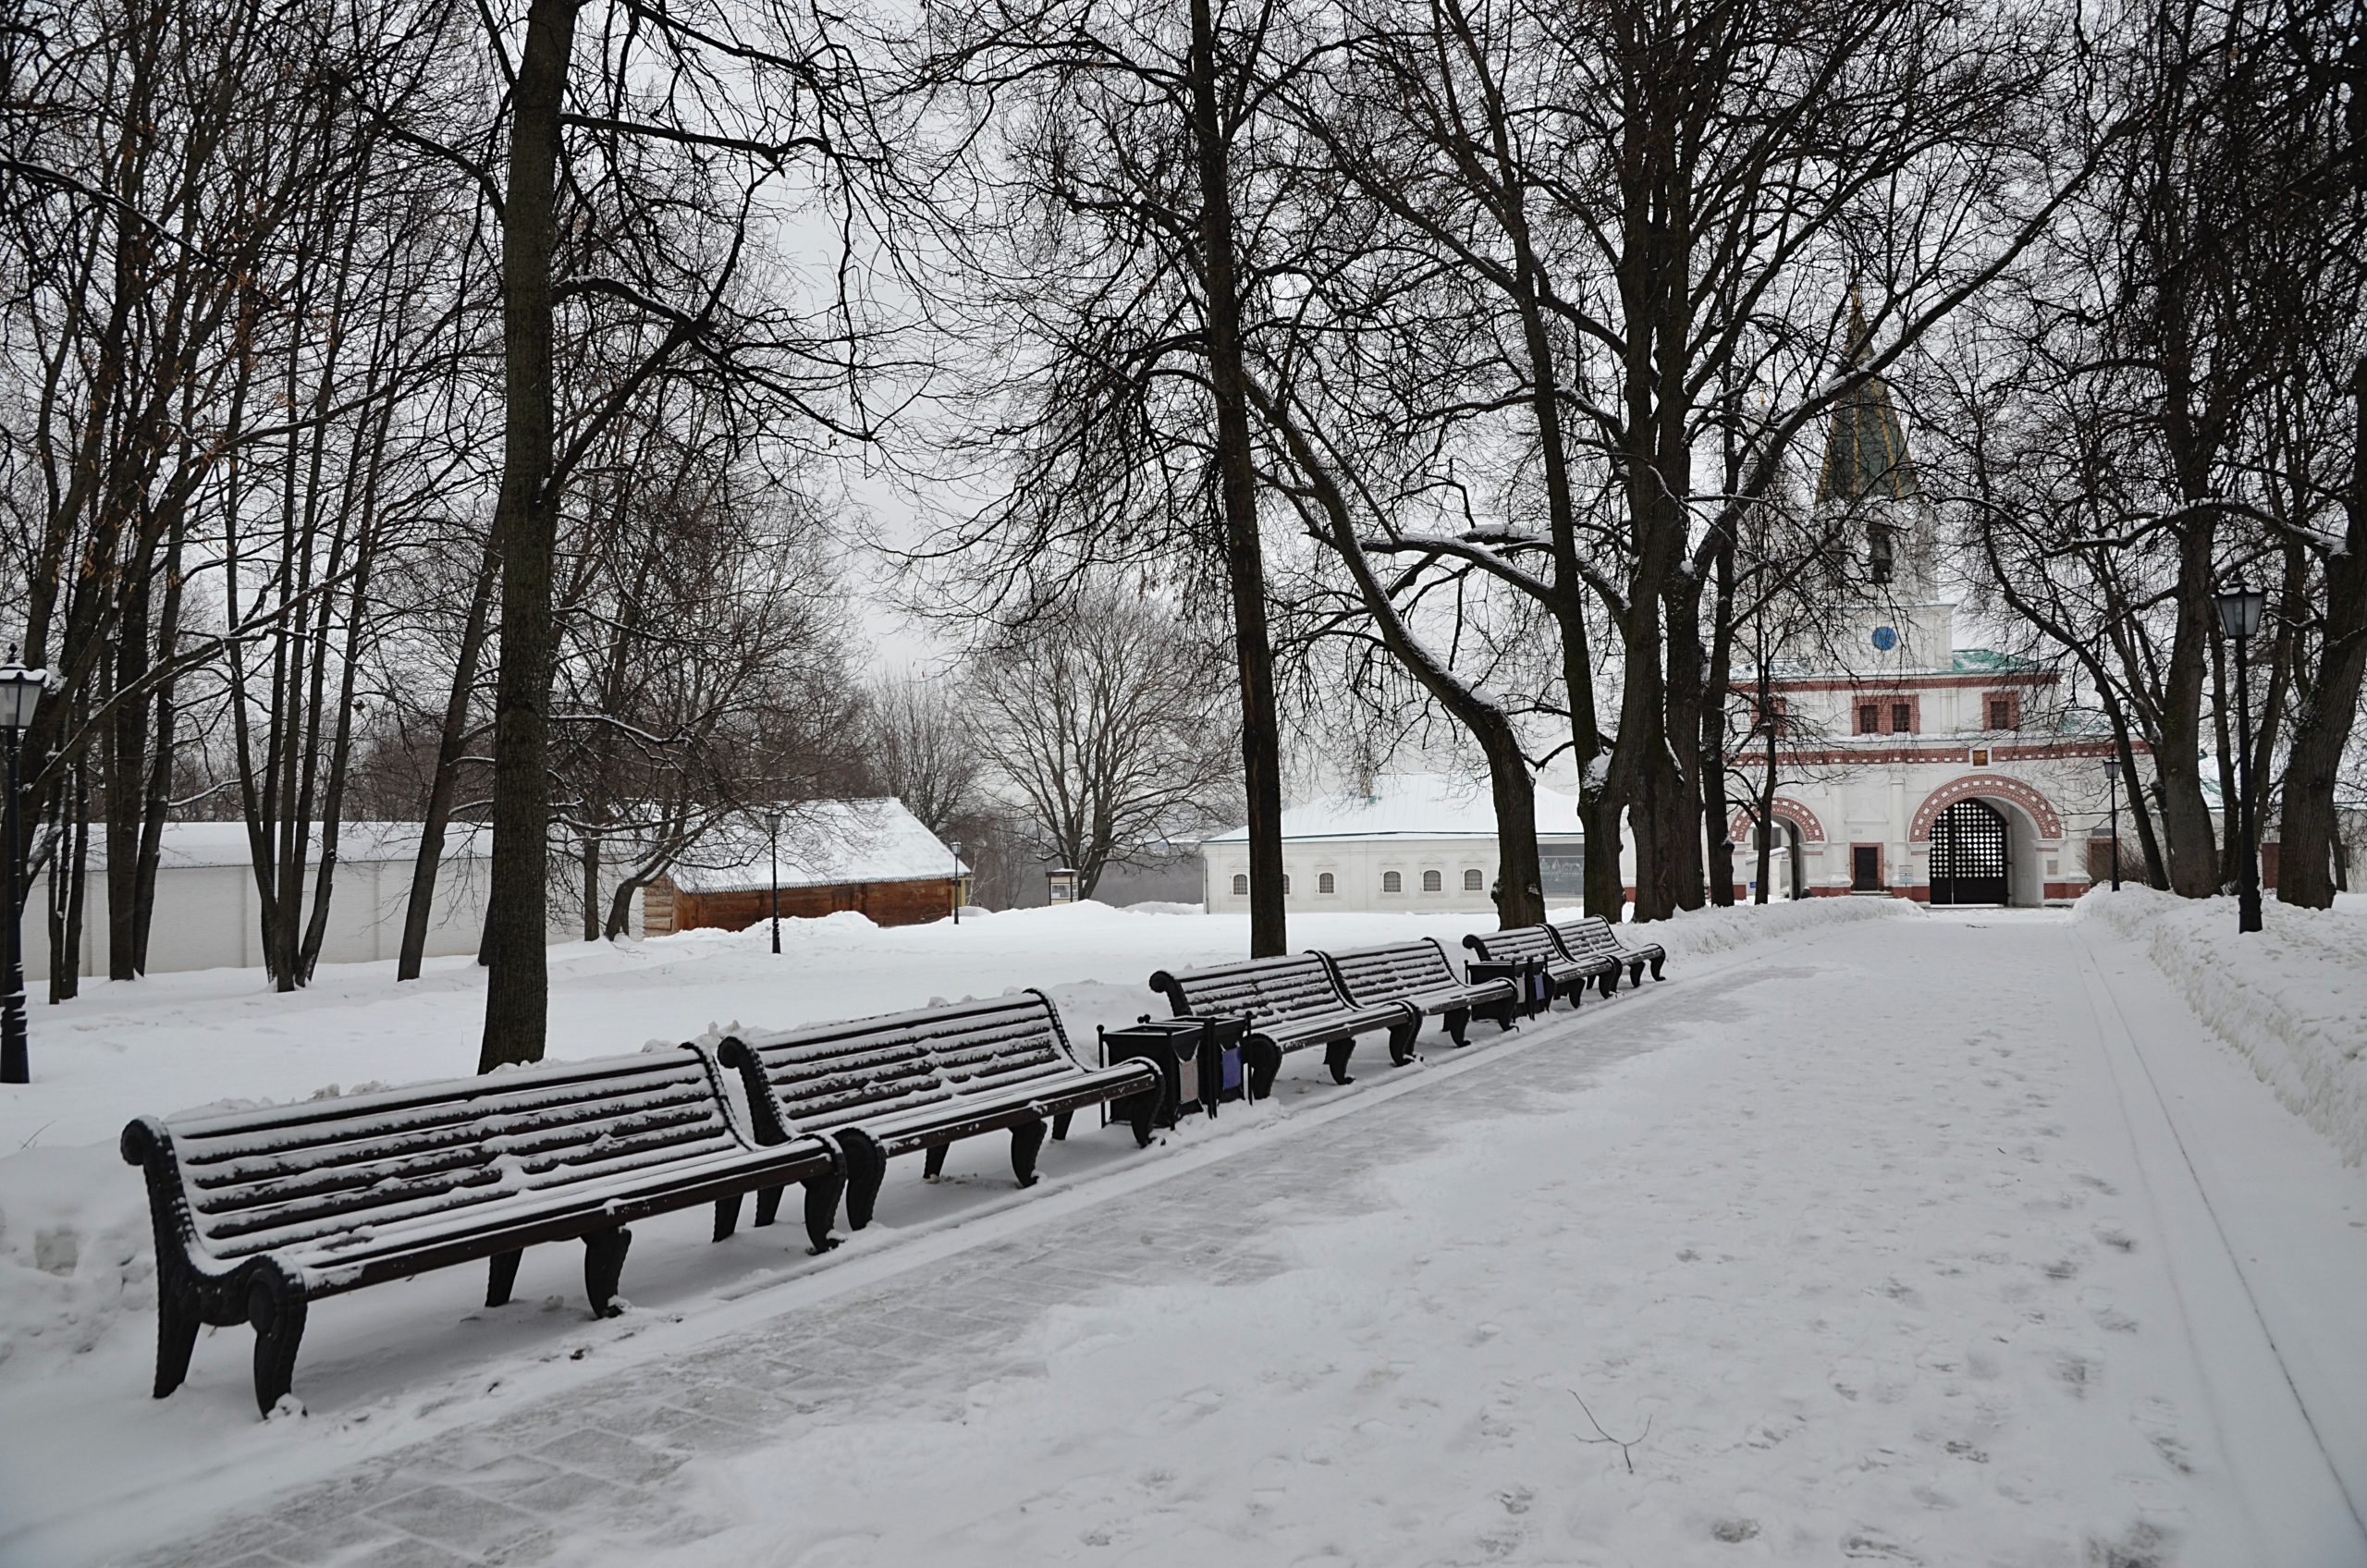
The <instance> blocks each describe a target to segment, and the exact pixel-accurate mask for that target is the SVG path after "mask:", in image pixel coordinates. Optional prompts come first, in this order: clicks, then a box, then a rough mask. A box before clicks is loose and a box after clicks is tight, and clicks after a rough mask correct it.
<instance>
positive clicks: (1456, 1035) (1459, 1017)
mask: <svg viewBox="0 0 2367 1568" xmlns="http://www.w3.org/2000/svg"><path fill="white" fill-rule="evenodd" d="M1470 1027H1471V1010H1470V1009H1469V1008H1467V1007H1459V1008H1455V1009H1453V1011H1450V1012H1448V1014H1447V1015H1446V1032H1447V1035H1449V1037H1451V1038H1452V1039H1453V1041H1454V1043H1455V1044H1456V1045H1458V1046H1467V1045H1469V1044H1470V1043H1471V1042H1470V1041H1468V1040H1466V1039H1465V1038H1464V1037H1463V1032H1464V1031H1465V1030H1466V1029H1468V1028H1470Z"/></svg>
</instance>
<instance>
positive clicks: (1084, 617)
mask: <svg viewBox="0 0 2367 1568" xmlns="http://www.w3.org/2000/svg"><path fill="white" fill-rule="evenodd" d="M1225 684H1226V683H1225V680H1224V675H1223V660H1222V658H1221V656H1220V655H1219V654H1218V653H1217V651H1216V650H1215V649H1214V648H1213V647H1212V646H1211V645H1210V644H1209V643H1208V641H1207V640H1206V639H1204V638H1202V637H1199V636H1196V635H1195V634H1194V633H1193V632H1192V631H1189V630H1188V629H1187V628H1185V627H1184V625H1183V624H1182V623H1180V622H1179V621H1177V620H1176V619H1174V618H1173V617H1172V616H1171V615H1170V614H1168V613H1166V612H1165V611H1163V610H1161V609H1159V607H1158V606H1155V605H1151V604H1147V603H1144V602H1141V601H1138V600H1134V599H1132V598H1129V597H1126V596H1124V595H1122V594H1117V593H1112V592H1108V591H1103V592H1098V593H1094V594H1087V595H1085V596H1083V597H1081V598H1079V599H1077V600H1075V601H1074V602H1073V604H1072V605H1071V606H1067V607H1065V608H1064V609H1063V610H1062V611H1061V613H1060V614H1059V615H1058V616H1057V617H1052V618H1047V619H1043V620H1040V621H1038V622H1037V623H1036V624H1035V625H1034V626H1031V627H1029V628H1027V629H1026V630H1025V631H1022V632H1019V633H1017V634H1015V635H1013V636H1012V637H1011V638H1010V639H1009V640H1008V641H1007V642H1006V643H1003V644H1002V645H1001V646H1000V647H997V648H995V649H994V650H992V651H991V652H990V653H989V654H988V655H987V656H986V657H984V658H983V659H982V660H981V661H980V663H979V667H978V668H977V670H976V672H975V674H974V676H973V677H972V679H971V680H970V682H969V685H968V687H967V692H968V695H969V700H970V703H971V704H972V706H973V708H974V709H975V713H976V716H977V729H976V731H975V733H976V737H977V744H978V751H979V755H980V756H981V757H982V758H983V759H984V760H985V761H986V762H987V764H988V765H989V766H992V767H993V768H994V770H995V772H996V774H997V775H998V782H999V783H1000V785H1001V786H1002V787H1003V788H1005V789H1007V790H1010V791H1011V792H1012V795H1013V796H1014V798H1015V799H1016V800H1017V801H1018V802H1020V803H1021V805H1022V806H1023V808H1024V811H1025V813H1026V815H1027V816H1028V818H1029V820H1030V822H1031V823H1032V825H1033V826H1034V827H1035V830H1036V833H1037V834H1038V835H1040V837H1041V840H1042V842H1043V843H1044V845H1045V846H1046V847H1047V848H1049V850H1051V851H1053V852H1054V853H1055V854H1057V855H1059V856H1060V857H1061V860H1062V861H1063V862H1064V863H1065V864H1069V865H1071V866H1073V867H1074V868H1075V869H1076V872H1077V891H1078V895H1079V896H1080V897H1084V898H1090V897H1091V896H1092V895H1093V890H1094V888H1096V887H1097V886H1098V885H1099V883H1100V880H1101V874H1102V872H1103V871H1104V870H1106V869H1107V868H1108V867H1110V866H1111V865H1117V864H1127V863H1129V862H1132V861H1134V860H1136V859H1139V858H1141V857H1143V856H1144V855H1146V854H1148V853H1150V852H1152V851H1156V850H1158V849H1159V848H1161V847H1163V846H1165V845H1166V844H1167V843H1169V842H1170V841H1171V840H1172V839H1176V838H1177V837H1180V836H1181V835H1183V834H1184V833H1186V832H1188V831H1191V830H1193V829H1196V828H1200V827H1207V826H1208V825H1209V824H1210V823H1211V822H1212V821H1214V820H1215V819H1216V818H1217V817H1218V816H1219V815H1220V814H1221V812H1222V811H1223V809H1224V808H1225V807H1226V806H1227V805H1229V804H1230V803H1231V802H1233V800H1234V799H1235V798H1236V790H1237V789H1238V782H1237V780H1238V775H1237V774H1236V772H1235V770H1234V768H1233V765H1232V764H1231V762H1230V761H1229V760H1228V758H1227V750H1228V748H1227V746H1226V744H1225V742H1226V741H1229V740H1230V739H1231V731H1232V729H1233V724H1234V719H1233V711H1232V707H1231V704H1229V703H1228V702H1227V701H1226V700H1225V695H1224V692H1225Z"/></svg>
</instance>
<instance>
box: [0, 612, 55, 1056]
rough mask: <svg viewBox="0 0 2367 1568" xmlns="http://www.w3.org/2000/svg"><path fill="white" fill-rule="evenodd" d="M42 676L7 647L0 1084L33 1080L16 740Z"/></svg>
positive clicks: (1, 729)
mask: <svg viewBox="0 0 2367 1568" xmlns="http://www.w3.org/2000/svg"><path fill="white" fill-rule="evenodd" d="M43 679H44V678H43V673H42V672H41V671H40V670H36V669H25V668H20V667H19V666H18V663H17V654H16V650H15V649H13V648H12V649H10V650H9V652H8V663H7V666H6V668H0V745H5V747H6V751H7V753H8V767H7V774H8V800H7V804H6V808H5V810H0V860H5V861H6V863H7V865H8V870H7V875H6V884H7V886H6V898H7V900H8V907H7V908H6V910H0V928H5V933H6V935H5V938H0V1084H30V1083H31V1082H32V1081H33V1080H32V1064H31V1061H30V1060H28V1059H27V1057H26V1054H25V944H24V940H23V936H24V934H23V932H22V931H20V930H19V929H18V924H17V864H18V853H17V844H18V837H19V835H18V831H17V825H18V818H17V742H18V741H19V740H20V739H21V738H22V737H23V735H24V732H25V731H26V730H27V729H30V728H31V725H32V722H33V709H34V708H35V707H36V706H38V705H39V704H40V703H41V693H42V687H43Z"/></svg>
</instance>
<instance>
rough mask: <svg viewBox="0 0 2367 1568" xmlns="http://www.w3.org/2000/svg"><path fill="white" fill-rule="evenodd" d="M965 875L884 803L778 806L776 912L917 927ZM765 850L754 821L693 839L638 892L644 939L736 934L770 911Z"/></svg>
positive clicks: (939, 912) (941, 909)
mask: <svg viewBox="0 0 2367 1568" xmlns="http://www.w3.org/2000/svg"><path fill="white" fill-rule="evenodd" d="M966 873H967V868H966V867H964V866H963V865H962V864H960V862H959V861H958V860H957V859H956V858H955V856H954V853H953V851H952V850H951V849H950V848H949V847H948V846H947V845H946V843H945V842H944V840H942V839H939V838H938V836H937V835H936V834H934V833H932V832H930V831H929V830H928V828H927V827H926V826H924V825H923V824H922V822H921V820H920V819H919V818H918V817H916V816H914V815H913V814H912V813H911V812H910V811H908V810H907V809H905V806H904V802H901V801H899V800H896V799H893V798H892V797H882V798H879V799H876V800H856V801H804V802H798V803H796V804H794V805H791V806H786V807H784V808H783V821H782V826H781V833H780V858H779V888H780V913H781V918H782V919H784V920H790V919H811V918H813V917H815V916H817V915H825V914H835V913H838V912H840V910H852V911H853V912H854V913H857V914H861V915H865V916H866V917H868V918H869V919H870V920H871V921H872V922H873V923H874V924H875V925H919V924H921V923H922V922H924V921H929V920H942V919H944V918H946V917H947V916H949V915H950V914H951V913H953V905H954V901H955V900H956V899H957V897H959V896H960V893H961V890H962V886H963V879H964V877H965V876H966ZM772 876H773V863H772V859H771V844H770V840H769V839H768V836H767V834H766V832H765V830H764V827H763V826H762V825H761V824H748V823H744V822H743V823H738V824H734V825H732V826H730V827H724V828H718V829H717V830H716V831H715V832H713V833H710V834H708V835H707V836H706V838H705V839H702V840H700V842H699V843H698V844H697V845H696V846H695V847H694V849H693V852H692V853H690V854H688V855H686V856H684V857H683V860H682V861H681V863H680V864H677V865H676V866H675V867H674V869H673V871H672V872H671V873H670V874H669V875H668V876H661V877H659V878H658V879H657V880H656V881H655V882H652V883H651V884H650V885H649V886H648V888H645V889H644V891H643V894H642V921H643V925H644V930H645V931H646V933H647V934H648V935H649V936H652V937H660V936H665V935H667V934H668V933H669V932H674V931H693V930H699V929H714V930H722V931H742V930H745V929H747V928H748V927H749V926H752V925H760V924H762V923H763V922H764V921H765V920H766V919H767V917H769V916H770V914H771V913H772V888H773V885H774V884H773V879H772Z"/></svg>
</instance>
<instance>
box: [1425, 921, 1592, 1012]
mask: <svg viewBox="0 0 2367 1568" xmlns="http://www.w3.org/2000/svg"><path fill="white" fill-rule="evenodd" d="M1463 945H1464V946H1465V947H1466V948H1469V949H1471V950H1472V951H1473V952H1475V953H1478V955H1479V957H1480V958H1481V959H1482V960H1483V961H1485V962H1490V963H1519V962H1525V963H1537V964H1542V965H1543V966H1544V968H1545V979H1546V985H1547V987H1548V991H1547V1004H1548V1005H1549V1006H1550V1005H1551V999H1552V998H1553V997H1556V996H1561V997H1567V998H1569V999H1570V1005H1571V1006H1572V1007H1576V1006H1577V1005H1578V998H1579V997H1580V996H1581V995H1583V994H1584V993H1585V991H1586V988H1587V987H1588V986H1590V985H1594V984H1597V983H1598V982H1604V981H1607V982H1608V983H1609V984H1611V985H1613V986H1616V985H1618V984H1619V962H1618V960H1616V959H1608V958H1574V957H1572V956H1571V954H1570V952H1569V950H1568V949H1565V948H1564V947H1563V946H1562V944H1561V942H1560V940H1559V939H1557V938H1556V937H1554V935H1553V929H1552V927H1551V926H1549V925H1522V926H1517V927H1515V928H1514V929H1513V930H1510V931H1475V932H1473V933H1472V934H1471V935H1469V936H1467V937H1464V938H1463ZM1609 994H1610V993H1609V992H1607V991H1606V992H1605V993H1604V995H1606V996H1608V995H1609Z"/></svg>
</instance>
